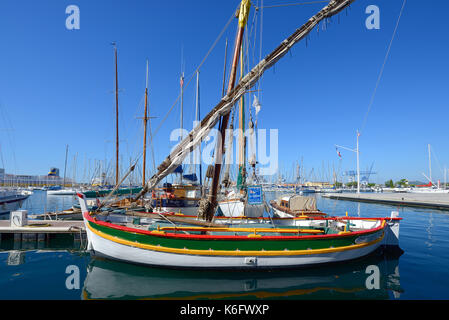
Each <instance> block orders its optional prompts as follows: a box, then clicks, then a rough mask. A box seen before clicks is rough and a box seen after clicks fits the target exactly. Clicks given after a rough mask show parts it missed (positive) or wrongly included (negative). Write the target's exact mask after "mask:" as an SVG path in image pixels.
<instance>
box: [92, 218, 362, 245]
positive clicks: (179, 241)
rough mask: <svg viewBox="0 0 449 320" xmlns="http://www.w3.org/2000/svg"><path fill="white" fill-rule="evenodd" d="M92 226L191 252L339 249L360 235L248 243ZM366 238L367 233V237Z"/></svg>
mask: <svg viewBox="0 0 449 320" xmlns="http://www.w3.org/2000/svg"><path fill="white" fill-rule="evenodd" d="M89 225H90V226H91V227H92V228H94V229H96V230H98V231H101V232H103V233H105V234H108V235H110V236H113V237H118V238H121V239H123V240H127V241H131V242H136V243H139V244H148V245H153V246H157V245H160V246H162V247H166V248H175V249H184V248H186V249H190V250H209V249H212V250H228V251H234V250H240V251H261V250H265V251H274V250H276V251H277V250H285V249H287V250H307V249H327V248H330V247H334V248H338V247H343V246H349V245H353V244H354V241H355V239H356V238H357V237H358V235H354V236H351V235H349V236H344V237H338V238H324V239H323V238H317V239H298V238H294V239H290V240H289V239H279V240H274V239H269V240H265V239H263V238H261V239H257V238H248V240H246V239H244V240H240V239H239V240H235V239H229V240H226V239H217V240H215V239H205V240H202V239H185V238H167V237H159V236H153V235H145V234H139V233H132V232H127V231H123V230H117V229H113V228H109V227H105V226H101V225H98V224H95V223H92V222H89ZM364 235H366V234H364Z"/></svg>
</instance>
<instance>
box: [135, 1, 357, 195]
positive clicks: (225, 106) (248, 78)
mask: <svg viewBox="0 0 449 320" xmlns="http://www.w3.org/2000/svg"><path fill="white" fill-rule="evenodd" d="M354 1H355V0H331V1H330V2H329V4H328V5H326V6H325V7H324V8H323V9H321V10H320V11H319V12H318V13H317V14H315V15H314V16H313V17H312V18H310V19H309V20H308V21H307V22H306V23H305V24H304V25H302V26H301V27H300V28H298V29H296V31H295V32H294V33H293V34H292V35H291V36H290V37H288V38H287V39H285V40H284V41H282V43H281V44H280V45H279V46H278V47H277V48H276V49H275V50H273V51H272V52H271V53H270V54H268V55H267V56H266V57H265V58H264V59H263V60H261V61H260V62H259V63H258V64H257V65H256V66H255V67H254V68H253V69H252V70H251V71H250V72H249V73H248V74H246V75H245V76H244V77H243V78H242V79H241V80H240V81H239V83H238V84H237V85H236V86H235V87H234V89H232V90H231V91H230V92H229V93H228V94H227V95H225V96H224V97H223V98H222V99H221V101H220V102H219V103H218V104H217V105H216V106H215V108H213V109H212V110H211V111H210V112H209V113H208V114H207V115H206V116H205V117H204V119H203V120H202V121H201V122H200V123H199V124H198V125H197V126H196V127H195V128H194V129H193V130H192V131H191V132H190V133H189V134H188V136H187V137H186V138H184V139H183V140H182V141H181V142H180V143H179V144H178V145H177V146H176V147H175V148H174V150H173V151H172V152H171V153H170V155H169V156H168V157H167V158H166V159H165V160H164V161H163V162H162V163H161V164H160V165H159V166H158V168H157V172H156V173H155V174H154V175H153V176H152V177H151V178H150V179H149V180H148V182H147V184H146V185H145V187H144V188H143V189H142V191H141V192H140V193H139V194H138V195H137V196H136V198H135V200H137V199H139V198H140V197H141V196H142V195H144V194H145V193H147V192H148V191H149V190H151V189H153V188H154V187H156V185H157V184H158V183H159V182H160V181H161V180H162V179H163V178H165V177H166V176H167V175H168V174H170V173H172V172H173V171H174V170H175V169H176V168H177V167H178V166H179V165H180V164H181V163H182V161H183V160H184V159H185V158H186V157H187V155H188V154H189V153H190V152H191V151H192V150H194V149H195V147H197V146H198V145H199V144H200V143H201V141H202V140H203V139H204V138H205V137H206V136H207V135H208V134H209V132H210V130H211V129H212V128H213V127H214V126H215V125H216V124H217V122H218V121H219V119H220V117H222V116H224V115H226V114H228V113H229V112H230V111H231V108H232V106H233V105H234V103H235V102H236V101H237V100H238V99H239V98H240V97H241V96H242V95H243V94H245V92H247V91H248V90H250V89H251V88H252V87H253V86H254V85H255V84H256V83H257V81H258V80H259V79H260V77H261V76H262V74H263V73H264V72H265V71H266V70H268V69H269V68H271V67H272V66H273V65H274V64H275V63H276V62H277V61H278V60H279V59H281V58H282V57H283V56H284V55H285V54H286V53H287V52H288V51H289V50H290V49H291V48H292V47H293V45H294V44H296V43H297V42H299V41H301V40H302V39H303V38H304V37H305V36H307V34H309V32H310V31H312V30H313V28H314V27H315V26H317V25H318V23H320V22H321V21H322V20H323V19H326V18H330V17H332V16H333V15H335V14H337V13H339V12H340V11H341V10H343V9H344V8H346V7H347V6H349V5H350V4H351V3H352V2H354Z"/></svg>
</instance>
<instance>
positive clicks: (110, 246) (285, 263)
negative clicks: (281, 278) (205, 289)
mask: <svg viewBox="0 0 449 320" xmlns="http://www.w3.org/2000/svg"><path fill="white" fill-rule="evenodd" d="M87 235H88V238H89V246H90V247H91V249H92V250H93V253H94V254H95V255H99V256H105V257H107V258H112V259H114V260H122V261H126V262H131V263H135V264H143V265H150V266H161V267H180V268H226V269H233V268H235V269H257V268H283V267H284V268H285V267H295V266H310V265H316V264H327V263H334V262H341V261H347V260H352V259H356V258H359V257H363V256H365V255H368V254H370V253H372V252H373V251H375V250H376V249H377V248H379V246H380V245H381V242H377V243H375V244H373V245H370V246H366V247H362V248H357V249H353V250H346V251H337V252H330V253H321V254H310V255H298V256H248V257H245V256H201V255H185V254H173V253H165V252H156V251H151V250H145V249H141V248H136V247H133V246H127V245H123V244H120V243H116V242H113V241H110V240H108V239H105V238H103V237H101V236H99V235H97V234H96V233H94V232H92V231H91V230H90V229H89V228H88V230H87Z"/></svg>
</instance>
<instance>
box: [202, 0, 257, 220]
mask: <svg viewBox="0 0 449 320" xmlns="http://www.w3.org/2000/svg"><path fill="white" fill-rule="evenodd" d="M250 7H251V2H250V0H242V2H241V4H240V11H239V25H238V31H237V38H236V40H235V46H234V58H233V61H232V68H231V74H230V76H229V83H228V91H227V93H230V92H231V91H232V89H233V88H234V84H235V79H236V74H237V66H238V63H239V58H240V49H241V46H242V41H243V33H244V31H245V25H246V21H247V19H248V15H249V9H250ZM228 122H229V113H228V114H226V115H224V116H223V117H222V118H221V123H220V128H219V134H220V136H219V137H218V139H217V146H216V148H215V151H216V154H215V167H214V174H213V178H212V186H211V188H210V193H209V196H208V199H207V201H208V202H207V204H206V207H204V208H203V210H204V211H203V212H202V215H203V217H204V218H205V219H206V220H208V221H211V220H212V218H213V215H214V213H215V209H216V206H217V192H218V184H219V181H220V172H221V165H222V161H223V154H224V145H225V140H226V139H225V138H226V129H227V127H228Z"/></svg>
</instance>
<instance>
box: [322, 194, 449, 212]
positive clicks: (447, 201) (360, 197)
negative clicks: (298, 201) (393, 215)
mask: <svg viewBox="0 0 449 320" xmlns="http://www.w3.org/2000/svg"><path fill="white" fill-rule="evenodd" d="M322 196H323V197H326V198H330V199H337V200H347V201H359V202H370V203H379V204H388V205H394V206H408V207H421V208H429V209H439V210H449V193H439V194H430V193H360V194H355V193H329V194H323V195H322Z"/></svg>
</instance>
